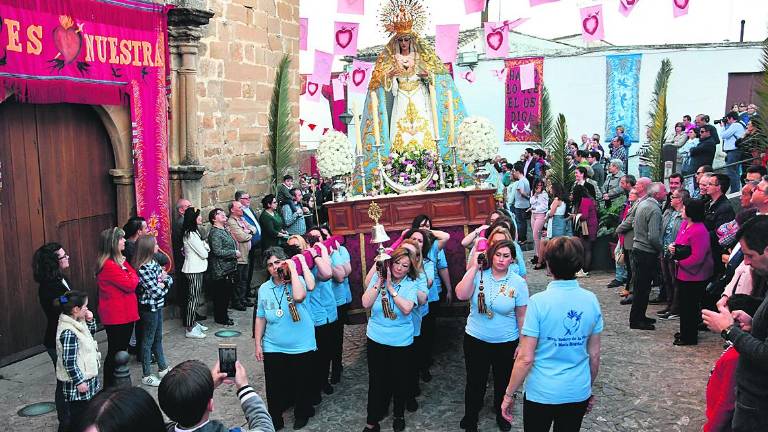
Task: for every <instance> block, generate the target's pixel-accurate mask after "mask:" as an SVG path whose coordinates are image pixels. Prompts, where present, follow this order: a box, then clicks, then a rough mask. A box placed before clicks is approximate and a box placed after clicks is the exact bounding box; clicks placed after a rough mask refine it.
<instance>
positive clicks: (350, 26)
mask: <svg viewBox="0 0 768 432" xmlns="http://www.w3.org/2000/svg"><path fill="white" fill-rule="evenodd" d="M341 1H344V0H341ZM334 25H335V32H334V34H333V53H334V54H336V55H342V56H356V55H357V34H358V32H359V31H360V23H354V22H340V21H336V23H335V24H334Z"/></svg>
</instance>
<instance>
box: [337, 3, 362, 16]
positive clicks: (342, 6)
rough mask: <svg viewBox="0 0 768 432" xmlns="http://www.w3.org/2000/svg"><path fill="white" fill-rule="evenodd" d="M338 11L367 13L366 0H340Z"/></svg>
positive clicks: (356, 13) (355, 13)
mask: <svg viewBox="0 0 768 432" xmlns="http://www.w3.org/2000/svg"><path fill="white" fill-rule="evenodd" d="M336 12H338V13H344V14H353V15H365V0H338V3H337V4H336Z"/></svg>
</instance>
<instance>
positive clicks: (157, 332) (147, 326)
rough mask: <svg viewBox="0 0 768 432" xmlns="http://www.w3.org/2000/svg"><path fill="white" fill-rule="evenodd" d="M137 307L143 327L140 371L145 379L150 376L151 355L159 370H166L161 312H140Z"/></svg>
mask: <svg viewBox="0 0 768 432" xmlns="http://www.w3.org/2000/svg"><path fill="white" fill-rule="evenodd" d="M142 308H143V306H140V307H139V317H141V323H142V325H143V327H144V334H143V336H144V337H143V338H142V339H141V369H142V373H143V374H144V376H145V377H147V376H150V375H151V374H152V369H151V366H152V354H154V355H155V359H156V360H157V367H158V369H159V370H165V369H167V368H168V364H167V363H166V361H165V355H164V354H163V310H162V309H158V310H156V311H154V312H152V311H149V310H142Z"/></svg>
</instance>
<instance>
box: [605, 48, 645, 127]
mask: <svg viewBox="0 0 768 432" xmlns="http://www.w3.org/2000/svg"><path fill="white" fill-rule="evenodd" d="M641 59H642V55H641V54H629V55H610V56H607V57H606V58H605V70H606V76H605V85H606V90H605V135H604V137H605V141H606V142H608V141H610V140H611V138H612V137H613V136H614V134H615V130H616V126H624V139H626V140H628V141H629V142H637V141H638V139H639V135H640V133H639V129H640V126H639V123H640V120H639V117H640V116H639V105H640V102H639V101H640V93H639V92H640V90H639V89H640V61H641Z"/></svg>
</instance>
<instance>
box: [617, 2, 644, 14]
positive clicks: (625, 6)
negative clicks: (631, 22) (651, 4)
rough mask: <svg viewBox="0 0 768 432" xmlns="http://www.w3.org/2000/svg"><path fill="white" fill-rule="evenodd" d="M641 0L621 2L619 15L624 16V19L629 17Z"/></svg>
mask: <svg viewBox="0 0 768 432" xmlns="http://www.w3.org/2000/svg"><path fill="white" fill-rule="evenodd" d="M639 2H640V0H620V1H619V13H620V14H622V15H624V17H628V16H629V14H630V13H631V12H632V9H634V8H635V5H636V4H638V3H639Z"/></svg>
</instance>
